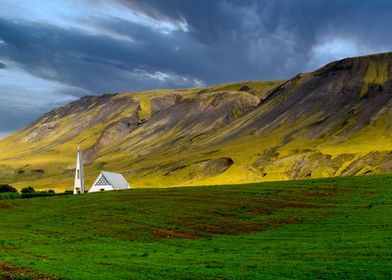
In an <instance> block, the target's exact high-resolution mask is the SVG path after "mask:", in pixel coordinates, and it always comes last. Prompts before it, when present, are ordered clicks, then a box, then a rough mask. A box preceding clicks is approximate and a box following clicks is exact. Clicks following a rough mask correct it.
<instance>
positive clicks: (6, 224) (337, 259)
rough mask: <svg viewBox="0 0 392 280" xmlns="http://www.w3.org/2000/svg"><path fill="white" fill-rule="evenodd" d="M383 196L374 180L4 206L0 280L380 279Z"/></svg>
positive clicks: (386, 207) (384, 185)
mask: <svg viewBox="0 0 392 280" xmlns="http://www.w3.org/2000/svg"><path fill="white" fill-rule="evenodd" d="M391 185H392V176H391V175H374V176H362V177H361V176H359V177H350V178H348V177H343V178H331V179H320V180H313V179H310V180H305V181H291V182H270V183H258V184H246V185H227V186H215V187H212V186H211V187H194V188H168V189H134V190H129V191H121V192H108V193H96V194H87V195H82V196H61V197H51V198H33V199H24V200H8V201H5V200H4V201H0V209H1V216H0V278H1V279H3V278H5V279H11V278H7V277H11V276H15V277H16V276H18V277H20V278H19V279H57V278H59V279H154V278H160V279H162V278H167V279H169V278H171V279H173V278H175V279H288V278H290V279H293V278H295V279H305V278H306V279H390V278H391V277H392V266H391V261H392V254H391V253H392V228H391V225H392V204H391V202H392V191H391ZM22 276H23V277H22ZM15 279H16V278H15Z"/></svg>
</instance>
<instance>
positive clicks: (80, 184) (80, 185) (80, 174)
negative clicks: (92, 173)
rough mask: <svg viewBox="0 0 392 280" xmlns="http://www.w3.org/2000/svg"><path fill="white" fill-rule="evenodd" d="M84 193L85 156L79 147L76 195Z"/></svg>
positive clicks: (75, 184)
mask: <svg viewBox="0 0 392 280" xmlns="http://www.w3.org/2000/svg"><path fill="white" fill-rule="evenodd" d="M81 193H84V170H83V154H82V151H81V150H80V149H79V146H78V157H77V159H76V171H75V183H74V194H81Z"/></svg>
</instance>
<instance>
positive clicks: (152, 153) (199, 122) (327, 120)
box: [0, 53, 392, 189]
mask: <svg viewBox="0 0 392 280" xmlns="http://www.w3.org/2000/svg"><path fill="white" fill-rule="evenodd" d="M391 140H392V54H390V53H386V54H379V55H372V56H366V57H358V58H348V59H344V60H341V61H337V62H333V63H330V64H328V65H326V66H324V67H322V68H321V69H318V70H317V71H315V72H312V73H305V74H299V75H297V76H296V77H294V78H292V79H290V80H288V81H276V82H243V83H234V84H228V85H221V86H215V87H210V88H205V89H186V90H165V91H149V92H141V93H120V94H113V95H103V96H88V97H84V98H81V99H80V100H78V101H75V102H72V103H70V104H68V105H66V106H63V107H61V108H56V109H54V110H53V111H51V112H49V113H47V114H45V115H43V116H42V117H41V118H39V119H38V120H36V121H35V122H34V123H32V124H31V125H30V126H28V127H27V128H25V129H23V130H21V131H19V132H17V133H15V134H13V135H11V136H9V137H8V138H6V139H4V140H2V141H0V180H1V181H7V182H14V183H15V184H16V185H17V186H24V185H31V184H32V185H34V186H38V187H51V188H58V189H60V188H61V189H65V188H70V187H71V186H72V179H73V177H72V173H71V172H72V171H73V164H74V159H75V151H76V147H77V145H81V147H82V148H83V149H84V150H85V155H86V165H87V168H86V174H87V176H88V178H87V179H88V183H91V182H92V180H93V179H94V177H95V176H96V175H97V173H98V172H99V170H101V169H105V170H108V171H118V172H122V173H124V174H125V175H126V177H127V178H128V179H129V181H130V182H131V183H133V185H134V186H157V187H159V186H174V185H194V184H221V183H240V182H251V181H261V180H285V179H300V178H312V177H325V176H340V175H348V176H351V175H359V174H369V173H380V172H391V171H392V141H391Z"/></svg>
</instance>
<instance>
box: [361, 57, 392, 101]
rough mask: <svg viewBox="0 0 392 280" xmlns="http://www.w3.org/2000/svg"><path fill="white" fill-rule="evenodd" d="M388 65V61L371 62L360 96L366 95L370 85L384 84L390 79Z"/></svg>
mask: <svg viewBox="0 0 392 280" xmlns="http://www.w3.org/2000/svg"><path fill="white" fill-rule="evenodd" d="M388 67H389V64H388V63H386V62H383V63H377V62H369V66H368V69H367V71H366V74H365V77H364V78H363V86H362V88H361V91H360V93H359V96H364V95H365V94H366V93H367V92H368V91H369V86H370V85H380V86H382V85H383V84H384V83H385V82H386V81H387V79H388Z"/></svg>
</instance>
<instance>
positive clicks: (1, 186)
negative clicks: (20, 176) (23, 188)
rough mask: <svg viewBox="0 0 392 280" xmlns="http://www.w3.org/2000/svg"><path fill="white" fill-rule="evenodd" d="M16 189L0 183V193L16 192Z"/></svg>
mask: <svg viewBox="0 0 392 280" xmlns="http://www.w3.org/2000/svg"><path fill="white" fill-rule="evenodd" d="M17 192H18V191H17V189H15V188H14V187H13V186H10V185H8V184H0V193H17Z"/></svg>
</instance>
